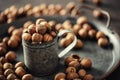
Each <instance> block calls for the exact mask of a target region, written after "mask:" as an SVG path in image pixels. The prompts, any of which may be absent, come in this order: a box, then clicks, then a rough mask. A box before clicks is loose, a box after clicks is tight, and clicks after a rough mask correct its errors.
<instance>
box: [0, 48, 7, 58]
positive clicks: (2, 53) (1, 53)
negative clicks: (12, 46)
mask: <svg viewBox="0 0 120 80" xmlns="http://www.w3.org/2000/svg"><path fill="white" fill-rule="evenodd" d="M5 53H6V49H5V48H4V47H0V56H3V55H5Z"/></svg>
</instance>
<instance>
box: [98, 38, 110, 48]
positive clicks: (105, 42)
mask: <svg viewBox="0 0 120 80" xmlns="http://www.w3.org/2000/svg"><path fill="white" fill-rule="evenodd" d="M108 43H109V41H108V39H107V38H99V39H98V46H107V45H108Z"/></svg>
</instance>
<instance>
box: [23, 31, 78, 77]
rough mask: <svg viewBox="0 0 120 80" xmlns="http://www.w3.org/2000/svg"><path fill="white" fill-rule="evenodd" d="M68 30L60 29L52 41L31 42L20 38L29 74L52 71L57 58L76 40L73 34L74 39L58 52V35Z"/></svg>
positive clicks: (38, 74) (42, 74)
mask: <svg viewBox="0 0 120 80" xmlns="http://www.w3.org/2000/svg"><path fill="white" fill-rule="evenodd" d="M69 32H72V31H69V30H63V31H60V32H59V33H58V35H57V37H56V38H55V39H54V40H53V41H51V42H48V43H43V44H31V43H29V42H26V41H24V40H23V39H22V44H23V52H24V62H25V65H26V68H27V69H28V71H29V72H30V73H31V74H33V75H34V76H45V75H49V74H51V73H52V72H54V70H55V68H56V67H57V65H58V64H59V59H60V58H62V57H63V56H64V55H65V54H67V53H68V52H69V51H70V50H71V49H72V48H73V47H74V46H75V44H76V42H77V38H76V36H75V35H74V41H73V42H72V43H71V44H70V45H69V46H68V47H66V48H65V49H64V50H63V51H61V52H60V53H59V54H58V43H57V41H58V37H60V36H62V35H63V34H65V33H69ZM73 34H74V33H73Z"/></svg>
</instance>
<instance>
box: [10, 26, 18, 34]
mask: <svg viewBox="0 0 120 80" xmlns="http://www.w3.org/2000/svg"><path fill="white" fill-rule="evenodd" d="M15 29H16V27H15V26H10V27H9V29H8V33H9V34H12V32H13V31H14V30H15Z"/></svg>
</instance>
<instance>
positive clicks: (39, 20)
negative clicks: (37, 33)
mask: <svg viewBox="0 0 120 80" xmlns="http://www.w3.org/2000/svg"><path fill="white" fill-rule="evenodd" d="M43 21H45V19H43V18H39V19H37V20H36V25H38V24H40V23H41V22H43Z"/></svg>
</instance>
